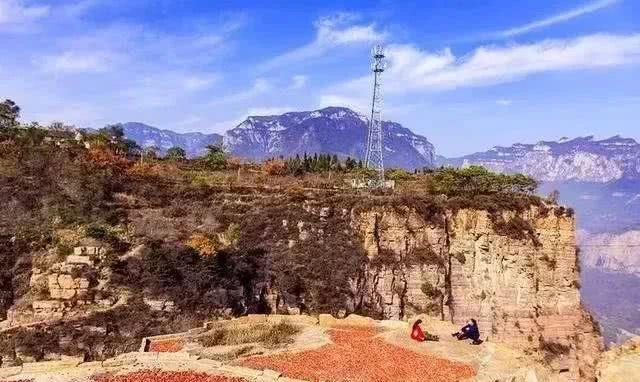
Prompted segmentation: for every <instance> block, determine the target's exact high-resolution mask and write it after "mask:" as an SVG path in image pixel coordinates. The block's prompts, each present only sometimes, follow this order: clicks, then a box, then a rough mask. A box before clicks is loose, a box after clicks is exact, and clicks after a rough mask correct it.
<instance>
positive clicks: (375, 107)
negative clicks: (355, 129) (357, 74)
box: [365, 45, 386, 187]
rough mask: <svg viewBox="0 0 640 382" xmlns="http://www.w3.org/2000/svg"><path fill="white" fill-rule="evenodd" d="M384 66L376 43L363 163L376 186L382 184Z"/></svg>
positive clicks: (384, 63) (373, 53)
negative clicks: (369, 171) (369, 113)
mask: <svg viewBox="0 0 640 382" xmlns="http://www.w3.org/2000/svg"><path fill="white" fill-rule="evenodd" d="M385 68H386V60H385V55H384V48H383V47H382V45H376V46H375V47H373V49H372V50H371V70H372V71H373V100H372V102H371V119H370V120H369V134H368V136H367V154H366V156H365V164H366V167H367V168H371V169H374V170H375V171H376V173H377V175H378V179H377V186H380V187H381V186H384V184H385V182H384V161H383V158H382V154H383V150H384V144H383V135H382V82H381V79H382V72H384V69H385Z"/></svg>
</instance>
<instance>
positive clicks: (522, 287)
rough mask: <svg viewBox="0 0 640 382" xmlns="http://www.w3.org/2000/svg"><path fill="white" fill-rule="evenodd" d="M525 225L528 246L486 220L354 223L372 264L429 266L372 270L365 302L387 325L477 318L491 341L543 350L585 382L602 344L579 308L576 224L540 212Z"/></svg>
mask: <svg viewBox="0 0 640 382" xmlns="http://www.w3.org/2000/svg"><path fill="white" fill-rule="evenodd" d="M509 215H513V214H511V213H505V218H506V219H512V218H513V216H509ZM521 218H522V219H523V220H524V221H526V222H529V223H530V224H531V227H532V231H531V232H530V235H531V237H527V238H512V237H509V236H508V235H505V234H504V233H500V232H498V231H497V230H496V227H495V224H494V223H493V222H492V219H491V218H490V215H489V214H488V213H487V212H485V211H474V210H460V211H457V212H448V213H446V215H445V216H444V219H443V220H442V222H441V223H440V224H434V223H432V222H429V221H425V219H424V218H423V217H421V216H420V215H419V214H417V213H415V211H411V210H406V211H402V212H398V211H393V210H388V209H384V208H381V209H376V210H373V211H367V212H365V213H363V214H361V215H359V216H355V217H354V222H355V223H356V225H357V226H358V229H359V230H360V232H362V233H363V237H364V243H365V249H366V250H367V253H368V255H369V256H370V258H372V259H373V258H376V257H378V256H385V255H386V256H396V258H397V259H398V260H400V259H403V258H406V257H409V256H412V255H413V254H415V253H416V252H422V253H426V254H427V257H428V258H427V260H428V261H427V262H426V263H425V264H420V265H405V264H402V262H401V261H399V262H398V263H396V264H395V265H391V266H389V265H387V266H383V267H378V268H376V267H373V268H370V269H369V270H368V272H369V275H370V277H369V279H368V283H367V288H368V293H367V295H368V298H371V299H372V300H373V302H374V303H375V304H376V305H377V306H378V307H379V309H381V310H382V311H383V312H384V316H385V317H387V318H404V317H406V316H410V315H413V314H416V313H419V312H424V311H426V312H428V313H429V314H430V315H432V316H435V317H442V318H446V319H449V320H452V321H453V322H454V323H457V324H459V325H462V324H463V323H464V322H465V321H466V320H468V319H469V318H472V317H473V318H476V319H477V320H478V323H479V325H480V327H481V328H482V329H483V336H484V337H486V338H488V339H489V340H490V341H499V342H505V343H509V344H512V345H517V346H520V347H522V348H525V349H531V350H539V351H541V354H543V356H545V357H546V359H547V361H549V362H551V363H553V364H554V366H555V367H556V369H557V370H559V371H563V372H566V374H567V378H568V380H580V378H586V379H587V380H588V379H589V376H591V377H592V376H593V373H594V365H595V363H596V360H597V354H598V353H599V351H600V349H601V347H602V345H601V340H600V338H599V334H598V333H597V332H596V329H595V326H594V324H593V322H592V320H591V318H590V316H589V315H588V314H587V313H586V312H585V310H584V309H583V308H582V306H581V303H580V291H579V281H578V280H579V271H578V269H577V265H576V264H577V258H576V251H575V230H574V220H573V218H571V217H568V216H564V215H558V214H554V213H547V214H540V211H539V210H538V209H537V207H532V208H531V209H530V210H529V211H527V212H526V213H524V214H522V216H521Z"/></svg>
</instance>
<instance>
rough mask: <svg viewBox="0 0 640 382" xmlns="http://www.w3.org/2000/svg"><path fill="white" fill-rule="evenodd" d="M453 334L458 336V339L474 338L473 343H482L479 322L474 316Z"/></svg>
mask: <svg viewBox="0 0 640 382" xmlns="http://www.w3.org/2000/svg"><path fill="white" fill-rule="evenodd" d="M452 336H453V337H456V338H458V340H473V342H472V344H474V345H480V344H481V343H482V340H480V329H478V323H477V322H476V320H475V319H473V318H472V319H470V320H469V321H468V322H467V325H465V326H464V327H462V329H460V331H459V332H457V333H453V334H452Z"/></svg>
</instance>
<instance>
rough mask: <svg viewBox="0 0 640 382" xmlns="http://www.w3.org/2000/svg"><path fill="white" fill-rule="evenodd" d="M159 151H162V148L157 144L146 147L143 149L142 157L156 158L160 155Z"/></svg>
mask: <svg viewBox="0 0 640 382" xmlns="http://www.w3.org/2000/svg"><path fill="white" fill-rule="evenodd" d="M158 151H160V149H159V148H158V147H156V146H148V147H145V148H144V149H143V150H142V154H141V155H142V158H150V159H155V158H157V157H158Z"/></svg>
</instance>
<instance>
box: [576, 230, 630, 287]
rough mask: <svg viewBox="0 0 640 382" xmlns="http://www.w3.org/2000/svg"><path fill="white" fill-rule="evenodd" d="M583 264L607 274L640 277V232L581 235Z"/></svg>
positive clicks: (584, 233)
mask: <svg viewBox="0 0 640 382" xmlns="http://www.w3.org/2000/svg"><path fill="white" fill-rule="evenodd" d="M580 236H581V237H580V249H581V251H582V264H583V265H585V266H587V267H590V268H595V269H599V270H602V271H606V272H623V273H630V274H635V275H636V276H640V255H639V253H638V252H639V251H640V231H627V232H623V233H620V234H612V233H601V234H588V233H586V232H583V233H582V234H581V235H580Z"/></svg>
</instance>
